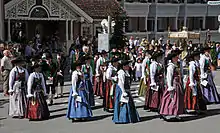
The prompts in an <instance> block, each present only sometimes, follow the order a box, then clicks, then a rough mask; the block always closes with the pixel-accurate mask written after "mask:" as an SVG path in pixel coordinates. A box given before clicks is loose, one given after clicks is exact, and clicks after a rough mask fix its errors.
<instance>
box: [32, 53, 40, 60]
mask: <svg viewBox="0 0 220 133" xmlns="http://www.w3.org/2000/svg"><path fill="white" fill-rule="evenodd" d="M40 59H41V56H40V55H39V54H37V55H35V56H34V57H32V58H31V61H37V60H40Z"/></svg>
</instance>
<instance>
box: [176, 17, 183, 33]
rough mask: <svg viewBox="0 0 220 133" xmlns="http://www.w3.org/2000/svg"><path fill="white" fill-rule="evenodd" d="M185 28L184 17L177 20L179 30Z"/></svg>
mask: <svg viewBox="0 0 220 133" xmlns="http://www.w3.org/2000/svg"><path fill="white" fill-rule="evenodd" d="M183 26H184V18H183V17H179V18H178V20H177V30H178V31H179V30H182V28H183Z"/></svg>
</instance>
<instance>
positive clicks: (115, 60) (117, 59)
mask: <svg viewBox="0 0 220 133" xmlns="http://www.w3.org/2000/svg"><path fill="white" fill-rule="evenodd" d="M119 61H120V59H119V58H112V60H111V62H112V63H113V62H119Z"/></svg>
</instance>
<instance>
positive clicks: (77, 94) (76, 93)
mask: <svg viewBox="0 0 220 133" xmlns="http://www.w3.org/2000/svg"><path fill="white" fill-rule="evenodd" d="M74 64H75V66H76V69H75V71H73V73H72V87H71V88H70V95H69V101H68V110H67V115H66V116H67V118H69V119H72V122H74V121H75V120H78V119H81V120H85V119H88V118H90V117H92V110H91V107H90V104H89V101H88V92H87V91H86V85H85V82H84V78H83V74H82V72H81V65H83V63H81V62H79V61H78V62H75V63H74Z"/></svg>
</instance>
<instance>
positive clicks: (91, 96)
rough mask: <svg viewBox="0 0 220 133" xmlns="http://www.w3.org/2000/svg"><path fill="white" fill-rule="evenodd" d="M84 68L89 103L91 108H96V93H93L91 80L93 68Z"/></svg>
mask: <svg viewBox="0 0 220 133" xmlns="http://www.w3.org/2000/svg"><path fill="white" fill-rule="evenodd" d="M83 68H84V70H83V73H84V77H85V85H86V90H87V92H88V102H89V105H90V106H95V98H94V92H93V87H92V82H91V80H90V69H91V67H86V66H84V67H83Z"/></svg>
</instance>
